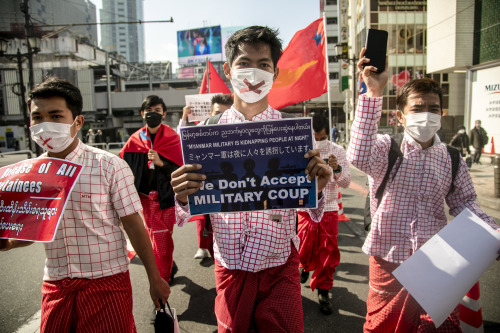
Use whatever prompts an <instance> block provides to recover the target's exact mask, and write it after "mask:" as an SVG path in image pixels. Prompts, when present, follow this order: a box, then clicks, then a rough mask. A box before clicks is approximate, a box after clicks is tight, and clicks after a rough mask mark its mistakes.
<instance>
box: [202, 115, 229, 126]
mask: <svg viewBox="0 0 500 333" xmlns="http://www.w3.org/2000/svg"><path fill="white" fill-rule="evenodd" d="M223 114H224V112H221V113H218V114H216V115H215V116H211V117H209V118H207V119H205V121H204V122H203V125H216V124H218V123H219V120H220V118H221V117H222V115H223Z"/></svg>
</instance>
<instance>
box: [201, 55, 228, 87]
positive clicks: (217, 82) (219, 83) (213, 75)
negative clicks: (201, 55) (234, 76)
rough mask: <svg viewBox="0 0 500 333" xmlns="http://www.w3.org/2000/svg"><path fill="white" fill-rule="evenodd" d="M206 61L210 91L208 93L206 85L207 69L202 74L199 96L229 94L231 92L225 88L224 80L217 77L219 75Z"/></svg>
mask: <svg viewBox="0 0 500 333" xmlns="http://www.w3.org/2000/svg"><path fill="white" fill-rule="evenodd" d="M207 61H208V77H209V80H210V81H209V83H210V91H208V85H207V69H206V68H205V73H204V74H203V79H202V81H201V87H200V94H208V93H211V94H216V93H217V94H230V93H231V90H229V88H228V87H227V86H226V84H225V83H224V80H222V78H221V77H220V76H219V73H217V71H216V70H215V68H214V65H212V63H211V62H210V60H207Z"/></svg>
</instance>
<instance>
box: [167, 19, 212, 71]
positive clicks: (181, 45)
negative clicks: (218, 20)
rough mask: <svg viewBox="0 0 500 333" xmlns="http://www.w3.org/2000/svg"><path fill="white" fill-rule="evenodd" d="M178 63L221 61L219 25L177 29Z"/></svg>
mask: <svg viewBox="0 0 500 333" xmlns="http://www.w3.org/2000/svg"><path fill="white" fill-rule="evenodd" d="M177 56H178V58H179V65H187V64H200V63H205V62H206V59H207V58H208V60H210V61H212V62H214V61H222V38H221V28H220V25H217V26H213V27H205V28H197V29H190V30H181V31H177Z"/></svg>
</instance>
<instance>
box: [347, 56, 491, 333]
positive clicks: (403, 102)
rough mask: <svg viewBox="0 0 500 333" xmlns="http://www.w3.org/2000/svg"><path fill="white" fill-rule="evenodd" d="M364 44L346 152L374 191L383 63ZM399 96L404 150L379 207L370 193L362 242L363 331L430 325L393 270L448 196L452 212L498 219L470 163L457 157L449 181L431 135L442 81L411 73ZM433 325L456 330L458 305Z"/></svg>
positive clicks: (432, 226)
mask: <svg viewBox="0 0 500 333" xmlns="http://www.w3.org/2000/svg"><path fill="white" fill-rule="evenodd" d="M364 52H365V50H364V49H363V51H362V52H361V55H360V61H359V62H358V68H359V70H360V71H361V76H362V79H363V81H364V82H365V84H366V86H367V92H366V94H365V95H361V96H360V97H359V100H358V107H357V111H356V117H355V119H354V122H353V124H352V128H351V132H352V134H351V142H350V145H349V148H348V150H347V159H348V160H349V161H350V162H351V163H352V164H353V165H354V166H355V167H357V168H358V169H360V170H362V171H363V172H365V173H366V174H368V176H369V183H370V193H372V194H373V193H376V190H377V188H378V187H379V186H380V184H381V183H382V180H383V178H384V175H385V173H386V170H387V167H388V155H389V150H390V146H391V138H390V137H389V136H388V135H377V123H378V121H379V120H380V117H381V114H382V112H381V111H382V100H383V98H382V94H383V92H384V88H385V86H386V84H387V78H388V66H387V65H386V67H385V70H384V71H383V72H382V73H380V74H377V73H376V71H377V69H376V68H375V67H373V66H370V65H369V64H368V65H367V66H366V67H365V68H363V64H367V63H369V59H367V58H364V57H363V55H364ZM396 102H397V107H398V110H397V113H396V115H397V117H398V119H399V121H400V122H401V123H402V124H403V126H404V127H405V133H404V138H403V141H402V143H401V152H402V154H403V155H404V157H403V159H402V161H401V163H400V164H399V166H398V167H394V168H393V169H392V171H391V175H390V177H389V181H388V183H387V186H386V188H385V193H384V195H383V197H382V199H381V200H380V205H379V206H378V207H377V202H376V201H377V200H376V199H375V197H374V196H373V195H372V198H371V212H372V226H371V231H370V233H369V234H368V236H367V238H366V241H365V244H364V246H363V251H364V252H365V253H367V254H368V255H370V277H369V281H370V289H369V293H368V300H367V310H368V311H367V315H366V322H365V325H364V331H365V332H417V331H418V332H424V331H425V332H427V331H433V332H434V331H435V330H436V328H435V327H434V323H433V322H432V320H431V318H430V317H429V315H428V314H427V313H425V311H424V310H423V309H422V307H420V305H418V303H417V302H416V301H415V299H413V297H412V296H411V295H409V293H408V292H407V291H406V289H404V288H403V287H402V285H401V284H400V283H399V282H398V281H397V280H396V279H395V278H394V277H393V276H392V274H391V273H392V271H393V270H394V269H396V268H397V267H398V266H399V265H400V264H401V263H403V262H404V261H405V260H406V259H408V258H409V257H410V256H411V255H412V254H413V253H414V252H415V251H417V250H418V249H419V248H420V247H421V246H422V245H423V244H424V243H425V242H426V241H427V240H429V239H430V238H431V237H432V236H434V235H435V234H436V233H438V232H439V230H441V229H442V228H443V227H444V226H446V224H447V218H446V214H445V211H444V202H445V201H446V203H447V205H448V207H449V208H450V214H451V215H454V216H456V215H458V214H459V213H460V212H462V211H463V210H464V209H465V208H468V209H470V210H471V211H473V212H474V213H475V214H476V215H477V216H479V217H480V218H481V219H482V220H483V221H485V222H486V223H488V224H489V225H490V226H491V227H492V228H494V229H498V226H497V225H496V223H495V220H494V219H493V218H491V217H490V216H488V215H487V214H485V213H484V212H483V211H482V210H481V208H480V207H479V205H478V204H477V201H476V193H475V191H474V186H473V184H472V180H471V177H470V175H469V171H468V169H467V166H466V164H465V162H464V161H463V160H461V159H460V164H459V168H458V171H457V175H456V178H455V180H454V181H453V189H452V161H451V157H450V155H449V153H448V150H447V148H446V146H445V145H444V144H442V143H441V141H440V140H439V137H438V136H437V135H436V132H437V130H439V128H440V126H441V115H442V91H441V88H440V87H439V84H438V83H437V82H436V81H434V80H431V79H418V80H413V81H410V82H409V83H407V84H405V85H404V86H403V87H401V89H400V90H399V91H398V96H397V100H396ZM397 163H398V162H397ZM396 169H397V173H396ZM437 331H439V332H457V331H458V332H460V331H461V330H460V321H459V318H458V308H456V309H455V310H454V311H453V313H452V314H451V315H450V316H449V317H448V318H447V320H446V321H445V322H444V323H443V324H442V325H441V326H440V327H439V328H438V330H437Z"/></svg>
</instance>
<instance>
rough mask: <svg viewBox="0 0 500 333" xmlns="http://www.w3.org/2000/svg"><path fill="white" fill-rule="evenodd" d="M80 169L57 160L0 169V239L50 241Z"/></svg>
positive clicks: (69, 163)
mask: <svg viewBox="0 0 500 333" xmlns="http://www.w3.org/2000/svg"><path fill="white" fill-rule="evenodd" d="M82 169H83V166H82V165H80V164H76V163H73V162H70V161H66V160H61V159H57V158H35V159H31V160H25V161H22V162H18V163H16V164H12V165H8V166H5V167H3V168H0V238H10V239H19V240H27V241H35V242H51V241H52V240H53V239H54V235H55V231H56V230H57V226H58V225H59V221H60V220H61V217H62V216H63V213H64V209H65V207H66V202H67V201H68V198H69V195H70V193H71V191H72V190H73V186H74V185H75V183H76V181H77V180H78V177H79V176H80V173H81V171H82Z"/></svg>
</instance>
